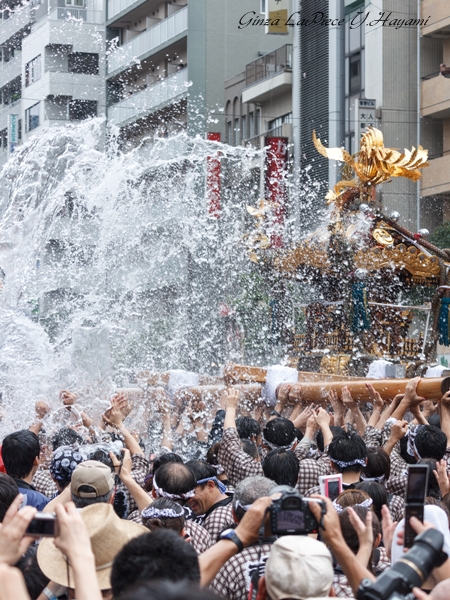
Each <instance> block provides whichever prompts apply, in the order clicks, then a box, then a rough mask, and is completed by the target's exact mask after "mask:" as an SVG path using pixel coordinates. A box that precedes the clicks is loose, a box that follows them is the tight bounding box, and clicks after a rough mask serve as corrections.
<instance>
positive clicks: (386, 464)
mask: <svg viewBox="0 0 450 600" xmlns="http://www.w3.org/2000/svg"><path fill="white" fill-rule="evenodd" d="M361 474H362V475H364V477H383V475H384V479H383V482H386V481H387V480H388V479H389V477H390V474H391V459H390V458H389V454H388V453H387V452H386V450H385V449H384V448H382V447H381V446H377V447H376V448H367V464H366V466H365V467H364V468H363V470H362V473H361Z"/></svg>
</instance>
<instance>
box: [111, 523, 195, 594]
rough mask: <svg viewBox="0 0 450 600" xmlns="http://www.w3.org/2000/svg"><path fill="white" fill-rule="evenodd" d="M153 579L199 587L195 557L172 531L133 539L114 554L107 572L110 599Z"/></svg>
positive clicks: (190, 548)
mask: <svg viewBox="0 0 450 600" xmlns="http://www.w3.org/2000/svg"><path fill="white" fill-rule="evenodd" d="M156 579H161V580H169V581H174V582H176V581H192V582H195V583H200V567H199V564H198V558H197V553H196V551H195V550H194V548H193V547H192V546H190V545H189V544H186V542H185V541H184V540H183V539H182V538H181V537H180V536H179V535H177V534H176V533H175V532H174V531H168V530H166V529H159V530H157V531H153V532H152V533H147V534H144V535H140V536H139V537H137V538H134V539H133V540H131V541H130V542H128V544H126V545H125V546H124V547H123V548H122V550H121V551H120V552H119V553H118V554H117V556H116V558H115V559H114V563H113V566H112V570H111V587H112V592H113V596H114V598H117V597H118V596H120V594H122V593H123V592H125V591H127V590H128V589H129V588H131V587H132V586H135V585H136V584H140V583H146V582H150V581H153V580H156Z"/></svg>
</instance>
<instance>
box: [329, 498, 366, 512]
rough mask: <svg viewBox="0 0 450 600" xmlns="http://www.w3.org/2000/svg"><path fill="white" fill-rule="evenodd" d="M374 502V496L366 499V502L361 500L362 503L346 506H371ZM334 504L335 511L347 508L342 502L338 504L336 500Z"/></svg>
mask: <svg viewBox="0 0 450 600" xmlns="http://www.w3.org/2000/svg"><path fill="white" fill-rule="evenodd" d="M372 504H373V500H372V498H367V500H364V502H361V503H360V504H354V505H353V506H350V507H348V506H347V507H346V508H355V506H360V507H361V508H370V507H371V506H372ZM333 506H334V509H335V511H336V512H337V513H338V514H339V513H341V512H342V511H343V510H345V508H342V506H341V505H340V504H338V503H337V502H336V500H333Z"/></svg>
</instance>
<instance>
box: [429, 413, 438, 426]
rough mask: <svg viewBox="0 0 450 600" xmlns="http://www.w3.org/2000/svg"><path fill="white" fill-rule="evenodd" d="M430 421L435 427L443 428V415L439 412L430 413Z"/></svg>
mask: <svg viewBox="0 0 450 600" xmlns="http://www.w3.org/2000/svg"><path fill="white" fill-rule="evenodd" d="M428 423H429V424H430V425H433V427H439V429H440V428H441V417H440V416H439V415H438V413H434V415H430V416H429V417H428Z"/></svg>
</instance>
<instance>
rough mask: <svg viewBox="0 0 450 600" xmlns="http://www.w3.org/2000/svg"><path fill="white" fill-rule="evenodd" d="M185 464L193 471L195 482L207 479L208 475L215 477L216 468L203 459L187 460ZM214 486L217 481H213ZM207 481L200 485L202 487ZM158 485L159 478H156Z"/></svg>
mask: <svg viewBox="0 0 450 600" xmlns="http://www.w3.org/2000/svg"><path fill="white" fill-rule="evenodd" d="M186 466H187V467H189V469H190V470H191V471H192V472H193V474H194V477H195V482H196V483H197V481H200V480H201V479H207V478H208V477H216V469H215V468H214V467H212V466H211V465H210V464H209V463H207V462H206V461H205V460H188V462H187V463H186ZM213 483H214V485H215V486H216V487H218V485H217V482H215V481H214V482H213ZM207 484H208V482H207V481H205V483H201V484H200V487H201V488H204V487H205V485H207ZM158 485H159V479H158Z"/></svg>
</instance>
